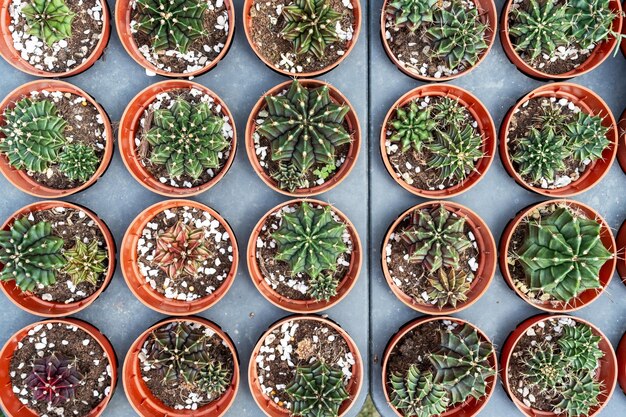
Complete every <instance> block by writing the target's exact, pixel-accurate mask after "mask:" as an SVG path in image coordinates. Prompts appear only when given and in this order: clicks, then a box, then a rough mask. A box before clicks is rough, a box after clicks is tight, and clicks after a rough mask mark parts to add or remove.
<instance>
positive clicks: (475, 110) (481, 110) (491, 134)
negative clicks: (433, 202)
mask: <svg viewBox="0 0 626 417" xmlns="http://www.w3.org/2000/svg"><path fill="white" fill-rule="evenodd" d="M426 96H429V97H448V98H452V99H455V100H458V102H459V104H461V105H462V106H463V107H465V108H466V109H467V110H468V111H469V112H470V114H471V115H472V117H473V118H474V119H475V120H476V122H477V123H478V126H477V129H478V131H479V133H480V134H481V135H482V136H483V138H484V139H483V143H482V150H483V153H484V154H485V156H484V157H483V158H481V159H480V160H479V161H478V162H477V164H476V167H475V170H474V172H472V173H471V174H470V175H469V176H467V177H466V178H465V179H464V180H463V181H461V182H459V183H458V184H456V185H454V186H452V187H448V188H444V189H443V190H422V189H419V188H417V187H414V186H412V185H409V184H407V183H406V181H403V180H402V179H401V178H399V177H398V175H397V174H396V171H395V170H394V168H393V165H392V164H391V161H389V156H388V155H387V150H386V148H385V142H386V140H387V126H388V125H389V122H390V120H391V119H392V118H393V117H395V115H396V109H398V108H399V107H402V106H406V105H407V104H409V103H410V102H411V101H414V100H416V99H419V98H421V97H426ZM496 137H497V136H496V127H495V125H494V123H493V119H492V118H491V115H490V114H489V111H488V110H487V108H486V107H485V105H484V104H483V103H482V102H481V101H480V100H479V99H478V98H477V97H476V96H474V95H473V94H471V93H470V92H469V91H467V90H464V89H462V88H460V87H457V86H454V85H449V84H428V85H423V86H421V87H417V88H415V89H413V90H411V91H409V92H408V93H406V94H405V95H403V96H402V97H400V98H399V99H398V101H396V102H395V103H394V104H393V106H391V108H390V109H389V111H388V112H387V115H386V116H385V120H384V121H383V125H382V127H381V131H380V154H381V156H382V158H383V162H384V163H385V168H387V172H388V173H389V175H391V178H393V179H394V180H395V181H396V182H397V183H398V184H400V186H402V188H404V189H405V190H407V191H408V192H410V193H412V194H415V195H417V196H419V197H424V198H450V197H454V196H457V195H459V194H462V193H464V192H465V191H467V190H469V189H470V188H472V187H473V186H475V185H476V184H477V183H478V182H479V181H480V180H481V179H482V178H483V177H484V176H485V174H486V173H487V170H488V169H489V167H490V166H491V163H492V162H493V158H494V155H495V153H496V140H497V139H496Z"/></svg>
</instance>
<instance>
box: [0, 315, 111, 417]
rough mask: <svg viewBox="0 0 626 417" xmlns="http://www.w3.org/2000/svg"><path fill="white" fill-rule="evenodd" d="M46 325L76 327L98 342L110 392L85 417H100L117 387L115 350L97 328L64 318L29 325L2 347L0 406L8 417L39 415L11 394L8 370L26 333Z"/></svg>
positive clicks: (0, 353) (0, 355) (0, 354)
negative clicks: (105, 360) (107, 369)
mask: <svg viewBox="0 0 626 417" xmlns="http://www.w3.org/2000/svg"><path fill="white" fill-rule="evenodd" d="M47 323H62V324H67V325H69V326H76V327H78V328H79V329H81V330H82V331H84V332H86V333H87V334H89V336H91V337H92V338H93V339H94V340H96V341H97V342H98V344H99V345H100V347H101V348H102V350H104V352H105V353H106V355H107V357H108V359H109V363H110V364H111V390H110V393H109V395H108V396H106V397H105V398H104V399H103V400H102V402H100V404H98V406H97V407H96V408H94V409H93V410H91V412H90V413H89V414H87V416H86V417H98V416H100V415H102V413H103V412H104V409H105V408H106V407H107V405H108V404H109V401H110V400H111V397H112V396H113V393H114V392H115V386H116V385H117V357H116V355H115V350H114V349H113V346H112V345H111V342H109V339H107V338H106V336H105V335H104V334H102V333H101V332H100V331H99V330H98V329H97V328H95V327H94V326H92V325H91V324H89V323H87V322H86V321H82V320H78V319H73V318H66V319H55V320H46V321H40V322H37V323H33V324H29V325H28V326H26V327H24V328H23V329H22V330H20V331H18V332H17V333H15V334H14V335H13V336H11V338H10V339H9V341H8V342H7V343H6V344H5V345H4V347H3V348H2V351H0V404H1V405H2V407H3V408H4V409H5V411H6V413H7V415H8V416H9V417H37V416H38V415H39V414H38V413H36V412H35V411H33V410H31V409H30V408H28V407H26V406H25V405H24V404H22V403H21V402H20V401H19V400H18V398H17V397H16V396H15V394H14V393H13V389H12V388H11V387H12V383H11V378H10V376H9V370H10V369H11V359H12V358H13V352H15V349H16V348H17V346H18V343H20V341H22V340H23V339H24V338H25V337H27V336H28V332H29V331H30V330H31V329H33V328H35V327H36V326H38V325H40V324H47Z"/></svg>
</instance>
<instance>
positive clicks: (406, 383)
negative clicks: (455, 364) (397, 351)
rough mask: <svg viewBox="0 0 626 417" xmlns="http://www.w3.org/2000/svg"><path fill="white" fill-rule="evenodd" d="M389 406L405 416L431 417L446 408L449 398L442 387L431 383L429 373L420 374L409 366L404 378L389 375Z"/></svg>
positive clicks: (413, 366) (431, 378) (431, 379)
mask: <svg viewBox="0 0 626 417" xmlns="http://www.w3.org/2000/svg"><path fill="white" fill-rule="evenodd" d="M389 385H391V396H390V397H391V401H390V402H391V405H392V406H394V407H395V408H396V409H397V410H399V411H401V412H402V414H403V415H405V416H411V417H431V416H435V415H439V414H442V413H443V412H444V411H446V409H447V408H448V404H449V402H450V398H449V397H448V392H447V391H446V390H445V388H444V387H443V385H441V384H437V383H434V382H433V375H432V373H430V372H425V373H420V371H419V369H418V368H417V366H415V365H411V367H410V368H409V370H408V372H407V375H406V377H403V376H402V375H391V378H390V381H389Z"/></svg>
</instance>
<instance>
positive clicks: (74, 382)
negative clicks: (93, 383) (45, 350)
mask: <svg viewBox="0 0 626 417" xmlns="http://www.w3.org/2000/svg"><path fill="white" fill-rule="evenodd" d="M24 382H25V383H26V385H27V386H28V387H29V389H30V390H31V394H32V398H33V400H35V401H37V402H45V403H47V404H48V405H50V406H52V407H62V406H63V405H64V404H65V403H68V402H71V401H75V400H76V388H78V387H79V386H81V385H82V384H83V376H82V375H81V374H80V372H78V361H77V360H76V359H75V358H74V359H69V358H66V357H65V356H63V355H62V354H61V353H56V352H55V353H52V354H51V355H49V356H43V357H36V358H35V359H34V360H33V362H32V370H31V371H30V373H29V374H28V376H27V377H26V379H25V380H24Z"/></svg>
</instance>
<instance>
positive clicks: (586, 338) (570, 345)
mask: <svg viewBox="0 0 626 417" xmlns="http://www.w3.org/2000/svg"><path fill="white" fill-rule="evenodd" d="M600 340H601V337H600V336H595V335H594V334H593V331H592V330H591V327H589V326H587V325H586V324H582V323H577V324H576V326H573V327H572V326H565V327H564V328H563V334H562V335H561V337H559V340H558V345H559V347H560V348H561V351H562V352H563V354H564V355H565V357H566V358H567V359H568V360H569V362H570V363H571V366H573V367H574V368H576V369H589V370H594V369H596V368H597V367H598V359H600V358H602V357H603V356H604V353H603V352H602V350H600V348H599V343H600Z"/></svg>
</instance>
